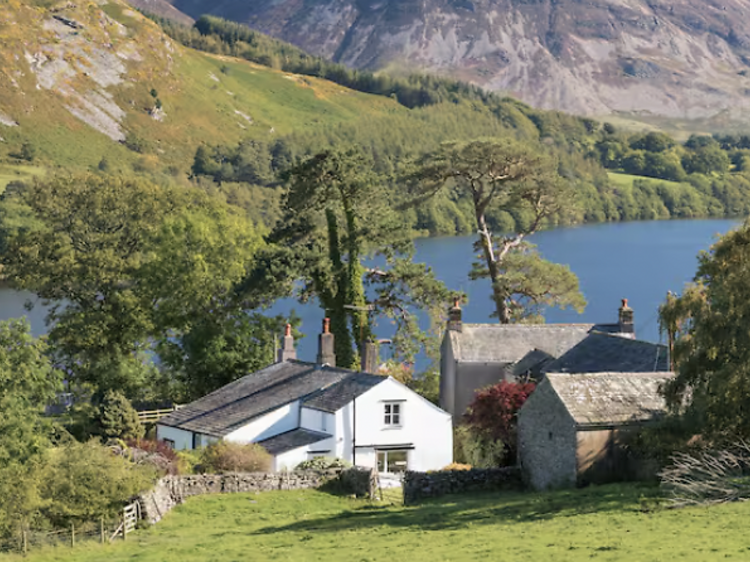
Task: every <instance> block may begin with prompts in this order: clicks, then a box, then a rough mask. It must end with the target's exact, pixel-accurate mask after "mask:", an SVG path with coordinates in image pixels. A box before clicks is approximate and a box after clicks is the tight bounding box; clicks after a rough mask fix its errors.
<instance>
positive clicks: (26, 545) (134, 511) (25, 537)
mask: <svg viewBox="0 0 750 562" xmlns="http://www.w3.org/2000/svg"><path fill="white" fill-rule="evenodd" d="M139 518H140V506H139V504H138V503H137V502H136V503H132V504H130V505H128V506H126V507H125V508H124V509H123V511H122V512H121V513H120V515H119V516H118V517H117V518H104V517H101V518H100V519H99V520H98V521H87V522H85V523H75V524H71V525H70V527H66V528H63V529H54V530H50V529H35V528H33V527H31V528H27V529H23V530H21V531H19V532H18V533H16V534H15V536H13V537H11V538H9V539H7V540H1V539H0V553H18V554H26V553H27V552H29V551H31V550H37V549H40V548H44V547H51V546H62V545H67V546H71V547H73V546H75V545H77V544H80V543H83V542H99V543H102V544H105V543H108V542H112V541H114V540H117V539H123V540H124V539H126V538H127V535H128V534H129V533H131V532H133V531H134V530H135V528H136V525H137V523H138V519H139Z"/></svg>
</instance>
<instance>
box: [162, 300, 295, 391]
mask: <svg viewBox="0 0 750 562" xmlns="http://www.w3.org/2000/svg"><path fill="white" fill-rule="evenodd" d="M289 320H291V321H292V322H293V323H294V324H295V325H296V324H299V320H298V319H297V318H292V319H289ZM287 321H288V319H286V318H282V317H280V316H279V317H275V318H269V317H266V316H263V315H261V314H257V313H253V314H249V313H247V312H246V311H244V310H242V309H241V308H240V307H238V306H235V307H227V308H226V309H225V310H224V311H223V313H221V314H220V313H218V311H217V313H215V314H210V315H206V316H204V317H203V318H202V319H199V320H197V321H196V322H195V323H194V324H192V326H191V327H190V329H189V330H188V331H186V332H185V333H183V334H182V335H181V336H180V337H179V338H178V339H171V340H165V341H163V342H161V344H160V346H159V355H160V357H161V359H162V361H164V363H165V364H166V365H167V366H169V367H170V368H171V369H172V370H173V371H174V373H175V376H176V377H177V379H178V381H179V389H178V390H176V391H175V394H176V396H175V398H176V399H177V400H179V401H180V402H189V401H192V400H197V399H198V398H201V397H202V396H205V395H206V394H208V393H210V392H213V391H214V390H216V389H218V388H221V387H222V386H224V385H226V384H229V383H230V382H232V381H234V380H237V379H239V378H241V377H244V376H245V375H247V374H248V373H253V372H255V371H258V370H260V369H262V368H264V367H266V366H268V365H270V364H272V363H274V362H275V360H276V358H275V354H276V349H275V348H274V343H275V338H274V334H279V333H281V332H282V331H283V327H284V326H285V325H286V323H287Z"/></svg>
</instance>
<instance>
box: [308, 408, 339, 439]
mask: <svg viewBox="0 0 750 562" xmlns="http://www.w3.org/2000/svg"><path fill="white" fill-rule="evenodd" d="M300 427H304V428H305V429H311V430H313V431H319V432H321V433H330V434H332V433H333V431H334V428H335V427H336V415H335V414H331V413H328V412H323V411H322V410H316V409H314V408H305V407H304V406H303V407H302V410H301V412H300Z"/></svg>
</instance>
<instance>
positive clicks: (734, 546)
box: [0, 486, 750, 562]
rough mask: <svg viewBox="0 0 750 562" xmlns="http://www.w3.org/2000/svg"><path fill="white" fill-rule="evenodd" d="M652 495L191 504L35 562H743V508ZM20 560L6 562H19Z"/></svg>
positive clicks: (315, 497)
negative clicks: (673, 503) (673, 504)
mask: <svg viewBox="0 0 750 562" xmlns="http://www.w3.org/2000/svg"><path fill="white" fill-rule="evenodd" d="M655 491H656V490H655V489H654V488H645V487H639V486H603V487H598V488H597V487H591V488H588V489H585V490H573V491H564V492H554V493H545V494H486V495H483V496H456V497H452V498H451V497H449V498H446V499H443V500H441V501H436V502H433V503H428V504H425V505H421V506H415V507H398V506H392V505H391V506H388V505H386V506H381V505H379V504H378V503H377V502H376V503H370V502H365V501H359V500H352V499H348V498H341V497H334V496H330V495H326V494H324V493H322V492H317V491H304V492H272V493H267V494H257V495H248V494H239V495H228V496H205V497H200V498H193V499H191V500H190V501H188V502H187V503H186V504H185V505H183V506H180V507H178V508H177V509H175V510H174V511H173V512H172V513H171V514H169V515H168V516H167V517H166V519H165V520H163V521H162V522H161V523H159V524H158V525H157V526H155V527H153V528H151V529H149V530H145V531H139V532H137V533H135V534H134V535H131V537H129V538H128V541H127V542H119V543H117V544H112V545H107V546H99V545H96V544H90V545H83V546H80V547H76V548H75V549H70V548H65V547H61V548H59V549H57V550H47V551H37V552H36V553H33V554H30V555H29V556H28V558H25V559H24V560H29V561H31V562H40V561H57V562H72V561H76V562H94V561H97V562H98V561H101V560H106V561H107V562H124V561H141V562H146V561H153V562H170V561H174V562H193V561H217V562H230V561H245V560H253V561H262V560H289V561H299V560H302V561H305V560H325V561H326V562H339V561H340V562H344V561H346V562H349V561H357V562H359V561H376V560H389V561H390V560H407V561H409V562H419V561H428V560H429V561H430V562H433V561H441V560H461V561H463V560H500V559H502V560H511V561H515V560H520V561H523V560H535V561H540V560H554V561H564V560H571V561H577V560H623V561H625V560H628V561H630V560H633V561H644V560H660V561H661V560H686V561H703V560H718V559H727V558H729V559H734V560H748V559H750V535H748V534H747V533H746V531H745V527H746V521H747V519H748V517H749V516H750V505H748V504H731V505H723V506H717V507H711V508H705V507H699V508H690V509H683V510H667V509H661V510H658V511H655V512H645V511H642V509H641V506H642V505H646V504H647V503H648V502H646V501H644V497H650V496H653V495H654V493H655ZM21 559H22V558H20V557H18V558H14V557H8V558H2V557H0V560H3V561H4V562H5V561H6V560H14V561H15V560H21Z"/></svg>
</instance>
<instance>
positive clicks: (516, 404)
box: [464, 381, 536, 464]
mask: <svg viewBox="0 0 750 562" xmlns="http://www.w3.org/2000/svg"><path fill="white" fill-rule="evenodd" d="M535 388H536V385H535V384H534V383H510V382H506V381H503V382H501V383H499V384H496V385H494V386H490V387H488V388H485V389H483V390H480V391H479V392H477V394H476V396H475V397H474V400H473V401H472V403H471V404H470V405H469V408H468V410H467V412H466V414H465V415H464V420H465V421H466V423H467V424H468V425H469V427H470V431H472V432H473V433H476V436H477V437H478V438H480V440H483V441H485V442H498V441H499V442H501V443H502V444H503V445H504V446H505V448H504V460H505V462H506V463H507V464H512V463H514V462H515V459H516V451H517V445H516V441H517V439H516V427H517V423H518V411H519V410H520V409H521V406H523V405H524V403H525V402H526V400H527V399H528V397H529V396H530V395H531V393H532V392H534V389H535Z"/></svg>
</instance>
